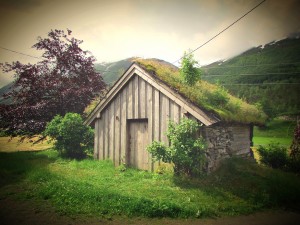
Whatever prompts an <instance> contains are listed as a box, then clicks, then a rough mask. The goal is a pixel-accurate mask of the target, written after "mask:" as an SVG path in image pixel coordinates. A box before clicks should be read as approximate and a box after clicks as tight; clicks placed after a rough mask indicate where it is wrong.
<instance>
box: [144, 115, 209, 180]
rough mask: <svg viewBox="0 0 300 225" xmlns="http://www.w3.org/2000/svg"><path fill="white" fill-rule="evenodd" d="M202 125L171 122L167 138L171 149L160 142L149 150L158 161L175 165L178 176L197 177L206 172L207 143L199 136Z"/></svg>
mask: <svg viewBox="0 0 300 225" xmlns="http://www.w3.org/2000/svg"><path fill="white" fill-rule="evenodd" d="M199 127H200V125H199V124H198V123H197V122H196V121H193V120H190V119H185V118H183V119H182V120H181V122H180V123H179V124H176V123H174V122H172V121H170V122H169V126H168V131H167V137H168V139H169V141H170V143H171V145H170V147H167V146H165V145H164V144H163V143H160V142H156V141H154V142H152V144H151V145H149V146H148V147H147V150H148V151H149V152H150V153H151V154H152V158H153V159H154V160H156V161H158V160H162V161H163V162H165V163H171V162H172V163H173V164H174V172H175V174H177V175H180V174H181V175H188V176H197V175H199V174H201V173H203V171H204V169H205V168H204V162H205V149H206V143H205V141H204V139H203V138H202V137H199V136H198V131H199Z"/></svg>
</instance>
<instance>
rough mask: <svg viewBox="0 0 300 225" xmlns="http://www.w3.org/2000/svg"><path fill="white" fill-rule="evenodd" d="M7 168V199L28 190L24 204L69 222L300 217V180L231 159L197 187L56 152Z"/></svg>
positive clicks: (12, 158)
mask: <svg viewBox="0 0 300 225" xmlns="http://www.w3.org/2000/svg"><path fill="white" fill-rule="evenodd" d="M0 165H1V170H0V176H1V187H0V191H1V192H2V191H3V190H4V189H5V186H7V185H16V186H18V187H22V188H21V189H22V190H23V189H24V190H26V191H24V192H22V193H21V194H20V195H21V197H24V198H25V199H26V198H31V199H43V200H44V201H47V202H49V203H50V204H52V205H53V206H54V207H55V209H56V211H57V212H58V213H61V214H67V215H74V214H76V215H78V214H83V215H91V216H95V217H107V216H109V217H110V216H114V215H122V216H124V215H126V216H144V217H173V218H176V217H182V218H187V217H216V216H222V215H239V214H247V213H251V212H255V211H257V210H260V209H265V208H268V207H284V208H286V207H288V208H293V209H299V203H300V180H299V178H298V177H296V176H294V175H293V174H288V173H284V172H280V171H277V170H271V169H268V168H265V167H262V166H259V165H257V164H255V163H254V162H251V161H247V160H243V159H229V160H227V161H225V162H224V163H223V164H222V166H221V167H220V168H219V170H217V171H216V172H214V173H212V174H210V175H207V176H203V177H200V178H197V179H187V178H184V177H173V175H172V174H169V173H166V174H156V173H151V172H147V171H140V170H136V169H130V168H127V169H126V170H125V171H122V170H120V169H118V168H115V167H114V166H113V164H112V162H110V161H94V160H92V159H85V160H82V161H76V160H65V159H61V158H59V157H58V156H57V154H56V153H55V152H54V151H44V152H39V153H33V152H29V153H6V154H4V153H0ZM12 165H15V166H12ZM8 177H13V179H12V178H8ZM3 178H4V179H3ZM2 194H3V193H2Z"/></svg>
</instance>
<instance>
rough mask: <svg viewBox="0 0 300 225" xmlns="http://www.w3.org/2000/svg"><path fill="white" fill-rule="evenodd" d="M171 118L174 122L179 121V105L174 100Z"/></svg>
mask: <svg viewBox="0 0 300 225" xmlns="http://www.w3.org/2000/svg"><path fill="white" fill-rule="evenodd" d="M173 119H174V122H175V123H179V120H180V106H179V105H177V104H176V103H175V102H174V104H173Z"/></svg>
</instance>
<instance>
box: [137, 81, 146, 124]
mask: <svg viewBox="0 0 300 225" xmlns="http://www.w3.org/2000/svg"><path fill="white" fill-rule="evenodd" d="M146 102H147V99H146V83H145V81H144V80H143V79H142V78H140V79H139V118H146Z"/></svg>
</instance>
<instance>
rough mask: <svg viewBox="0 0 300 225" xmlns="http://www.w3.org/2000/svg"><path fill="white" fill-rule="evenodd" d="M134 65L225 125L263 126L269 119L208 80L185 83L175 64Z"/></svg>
mask: <svg viewBox="0 0 300 225" xmlns="http://www.w3.org/2000/svg"><path fill="white" fill-rule="evenodd" d="M134 61H135V62H136V63H137V64H139V65H140V66H141V67H142V68H144V69H145V70H147V71H148V72H149V73H150V74H152V75H154V76H155V77H156V78H157V79H159V80H161V81H162V82H164V83H165V84H166V85H168V86H169V87H170V88H171V89H173V90H174V91H176V92H177V93H179V94H180V95H182V96H183V97H184V98H185V99H186V100H187V101H189V102H191V103H193V104H195V105H196V106H198V107H199V108H201V109H203V110H205V111H207V112H210V113H213V114H215V115H216V116H217V117H219V118H220V119H221V120H222V121H225V122H239V123H245V124H248V123H253V124H255V125H262V124H264V123H265V121H266V119H267V116H266V114H265V113H264V112H263V111H262V110H260V109H258V108H257V107H256V106H254V105H251V104H248V103H247V102H245V101H243V100H241V99H240V98H237V97H235V96H233V95H231V94H229V93H228V91H227V90H226V89H225V88H224V87H222V86H220V85H215V84H210V83H208V82H206V81H204V80H199V81H198V82H197V83H196V84H195V85H194V86H190V85H188V84H186V83H184V82H183V80H182V78H181V76H180V72H179V69H178V68H177V67H176V66H174V65H172V64H169V63H167V62H165V61H162V60H158V59H141V58H136V59H135V60H134Z"/></svg>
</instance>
